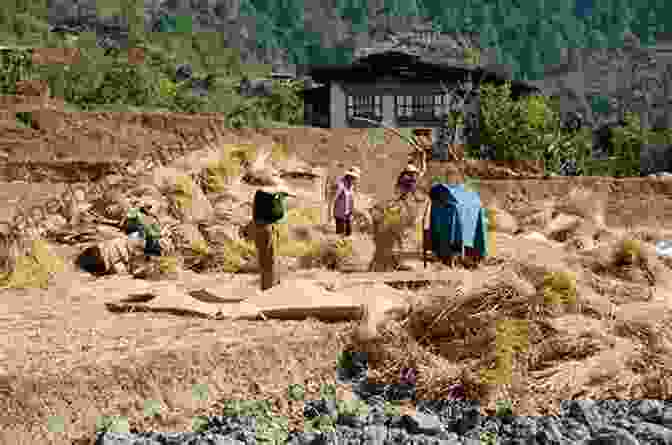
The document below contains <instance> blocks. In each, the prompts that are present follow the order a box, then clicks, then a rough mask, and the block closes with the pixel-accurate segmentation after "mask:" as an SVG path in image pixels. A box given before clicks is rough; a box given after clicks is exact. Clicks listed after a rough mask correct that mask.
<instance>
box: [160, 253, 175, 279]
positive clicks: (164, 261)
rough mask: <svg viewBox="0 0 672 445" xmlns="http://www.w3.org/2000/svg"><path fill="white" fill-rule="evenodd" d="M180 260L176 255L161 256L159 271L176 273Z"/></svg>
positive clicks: (164, 273) (163, 273) (162, 273)
mask: <svg viewBox="0 0 672 445" xmlns="http://www.w3.org/2000/svg"><path fill="white" fill-rule="evenodd" d="M178 266H179V260H178V259H177V258H176V257H174V256H163V257H160V258H159V272H160V273H161V275H168V274H174V273H175V272H177V269H178Z"/></svg>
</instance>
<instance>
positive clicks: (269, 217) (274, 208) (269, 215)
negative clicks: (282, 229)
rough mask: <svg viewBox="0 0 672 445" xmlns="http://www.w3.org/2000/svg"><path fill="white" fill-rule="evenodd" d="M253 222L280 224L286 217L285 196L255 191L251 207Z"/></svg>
mask: <svg viewBox="0 0 672 445" xmlns="http://www.w3.org/2000/svg"><path fill="white" fill-rule="evenodd" d="M252 212H253V218H254V221H255V222H257V223H259V224H273V223H277V222H282V221H283V220H284V219H285V216H286V215H287V196H286V195H285V194H284V193H268V192H264V191H261V190H257V193H255V195H254V205H253V207H252Z"/></svg>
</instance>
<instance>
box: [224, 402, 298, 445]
mask: <svg viewBox="0 0 672 445" xmlns="http://www.w3.org/2000/svg"><path fill="white" fill-rule="evenodd" d="M223 414H224V415H225V416H241V417H246V416H251V417H254V419H255V421H256V427H257V428H256V439H257V443H260V444H279V443H285V442H286V440H287V437H288V435H289V420H288V419H287V418H286V417H282V416H278V415H276V414H275V413H273V411H272V410H271V404H270V402H269V401H268V400H226V401H224V407H223Z"/></svg>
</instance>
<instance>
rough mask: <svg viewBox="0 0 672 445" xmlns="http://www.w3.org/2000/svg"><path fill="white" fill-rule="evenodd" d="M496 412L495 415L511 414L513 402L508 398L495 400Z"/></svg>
mask: <svg viewBox="0 0 672 445" xmlns="http://www.w3.org/2000/svg"><path fill="white" fill-rule="evenodd" d="M496 406H497V409H496V412H495V415H496V416H497V417H504V416H511V415H513V404H512V403H511V401H510V400H497V402H496Z"/></svg>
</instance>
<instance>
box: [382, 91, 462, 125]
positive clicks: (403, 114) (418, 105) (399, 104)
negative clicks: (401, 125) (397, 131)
mask: <svg viewBox="0 0 672 445" xmlns="http://www.w3.org/2000/svg"><path fill="white" fill-rule="evenodd" d="M448 103H449V96H448V95H447V94H436V95H424V96H395V98H394V108H395V114H396V116H397V119H398V120H401V121H404V120H417V121H436V120H439V119H440V118H441V114H442V113H443V112H444V110H445V107H446V106H447V105H448Z"/></svg>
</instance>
